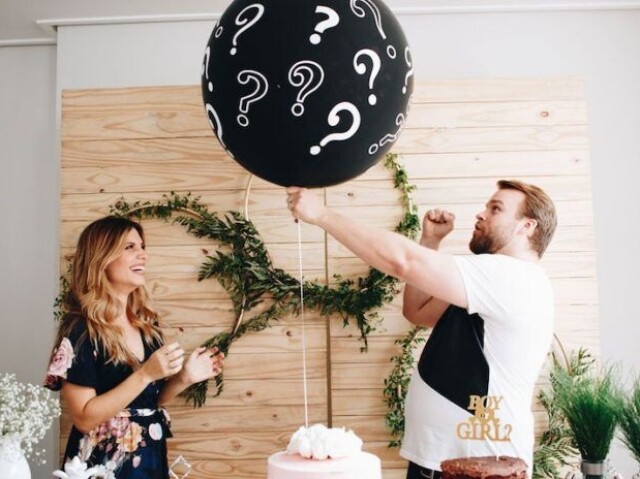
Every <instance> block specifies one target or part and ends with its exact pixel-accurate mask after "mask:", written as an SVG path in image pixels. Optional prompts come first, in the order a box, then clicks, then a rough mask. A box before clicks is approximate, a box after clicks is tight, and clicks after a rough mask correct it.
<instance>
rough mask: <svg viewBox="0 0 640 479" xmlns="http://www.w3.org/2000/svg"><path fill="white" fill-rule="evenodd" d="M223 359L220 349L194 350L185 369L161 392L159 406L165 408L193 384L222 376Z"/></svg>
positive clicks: (166, 384) (167, 383)
mask: <svg viewBox="0 0 640 479" xmlns="http://www.w3.org/2000/svg"><path fill="white" fill-rule="evenodd" d="M223 359H224V353H221V352H218V348H212V349H207V348H198V349H196V350H194V351H193V352H192V353H191V355H190V356H189V359H187V362H186V363H185V365H184V368H182V370H181V371H180V372H179V373H178V374H176V375H175V376H173V377H172V378H171V379H169V380H168V381H167V382H166V383H165V385H164V387H163V388H162V391H161V392H160V397H159V398H158V404H159V405H161V406H164V405H166V404H167V403H169V402H170V401H171V400H172V399H173V398H175V397H176V396H177V395H178V394H180V393H181V392H182V391H184V390H185V389H187V388H188V387H189V386H191V385H192V384H195V383H199V382H201V381H206V380H207V379H211V378H213V377H215V376H217V375H218V374H220V372H222V360H223Z"/></svg>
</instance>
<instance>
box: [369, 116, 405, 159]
mask: <svg viewBox="0 0 640 479" xmlns="http://www.w3.org/2000/svg"><path fill="white" fill-rule="evenodd" d="M396 125H397V126H398V127H399V128H398V130H397V131H396V132H395V133H387V134H386V135H384V136H383V137H382V139H381V140H380V142H378V143H374V144H373V145H371V146H370V147H369V154H370V155H374V154H376V153H377V151H378V150H379V149H380V147H381V146H384V145H386V144H387V143H390V142H393V141H396V140H397V139H398V136H399V135H400V132H401V131H402V128H404V114H403V113H399V114H398V116H396Z"/></svg>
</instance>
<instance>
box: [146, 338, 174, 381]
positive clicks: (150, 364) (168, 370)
mask: <svg viewBox="0 0 640 479" xmlns="http://www.w3.org/2000/svg"><path fill="white" fill-rule="evenodd" d="M183 362H184V350H183V349H182V348H181V347H180V344H178V343H171V344H165V345H164V346H162V347H161V348H160V349H158V350H156V351H155V352H154V353H153V354H152V355H151V356H150V357H149V359H147V360H146V361H145V363H144V364H143V365H142V367H141V368H140V371H141V373H142V374H144V376H145V378H147V379H148V380H149V382H153V381H157V380H158V379H164V378H166V377H169V376H173V375H174V374H177V373H179V372H180V370H181V369H182V363H183Z"/></svg>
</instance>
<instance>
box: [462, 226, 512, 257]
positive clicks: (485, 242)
mask: <svg viewBox="0 0 640 479" xmlns="http://www.w3.org/2000/svg"><path fill="white" fill-rule="evenodd" d="M505 244H506V241H505V240H504V238H501V237H500V235H497V234H491V233H488V232H486V231H482V230H475V231H474V234H473V236H472V237H471V241H470V242H469V249H470V250H471V252H472V253H473V254H494V253H495V252H496V251H499V250H500V249H501V248H502V247H503V246H504V245H505Z"/></svg>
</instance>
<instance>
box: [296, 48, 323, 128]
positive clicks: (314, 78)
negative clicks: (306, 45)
mask: <svg viewBox="0 0 640 479" xmlns="http://www.w3.org/2000/svg"><path fill="white" fill-rule="evenodd" d="M305 76H307V77H308V78H306V79H305ZM305 80H306V81H305ZM323 81H324V70H323V69H322V67H321V66H320V65H319V64H317V63H316V62H312V61H311V60H302V61H300V62H298V63H296V64H295V65H293V66H292V67H291V69H290V70H289V83H291V84H292V85H293V86H296V87H300V86H301V87H302V88H300V91H299V92H298V96H297V97H296V100H297V102H296V103H295V104H294V105H293V106H292V107H291V113H293V115H294V116H302V114H303V113H304V104H303V103H304V100H305V99H306V98H307V97H308V96H309V95H310V94H311V93H313V92H314V91H316V90H317V89H318V88H320V85H322V82H323Z"/></svg>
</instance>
